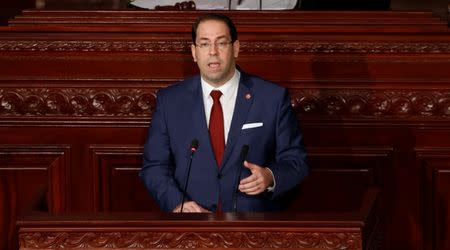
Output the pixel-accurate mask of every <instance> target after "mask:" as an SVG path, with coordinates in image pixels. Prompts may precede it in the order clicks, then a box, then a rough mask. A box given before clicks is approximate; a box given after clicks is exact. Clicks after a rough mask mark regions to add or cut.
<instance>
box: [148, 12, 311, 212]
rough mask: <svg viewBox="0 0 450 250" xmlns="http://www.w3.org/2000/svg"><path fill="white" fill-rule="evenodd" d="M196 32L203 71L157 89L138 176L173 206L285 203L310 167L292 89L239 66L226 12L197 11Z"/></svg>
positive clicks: (164, 204)
mask: <svg viewBox="0 0 450 250" xmlns="http://www.w3.org/2000/svg"><path fill="white" fill-rule="evenodd" d="M192 38H193V44H192V46H191V51H192V57H193V59H194V61H195V62H196V63H197V65H198V67H199V69H200V75H197V76H194V77H192V78H189V79H186V80H184V81H181V82H179V83H177V84H175V85H172V86H169V87H168V88H165V89H162V90H160V91H158V94H157V104H156V110H155V112H154V113H153V115H152V124H151V127H150V129H149V133H148V138H147V142H146V144H145V147H144V164H143V167H142V170H141V172H140V177H141V178H142V180H143V181H144V183H145V184H146V186H147V188H148V190H149V191H150V193H151V194H152V196H153V198H154V199H155V200H156V201H157V202H158V204H159V206H160V207H161V209H162V210H164V211H168V212H180V210H181V209H183V210H182V212H216V211H223V212H230V211H239V212H242V211H277V210H281V209H283V208H284V206H285V205H284V203H283V202H281V201H283V200H285V199H284V196H285V194H286V193H287V192H288V191H289V190H291V189H292V188H294V187H295V186H297V185H298V184H299V183H300V182H301V181H302V179H303V178H304V177H305V176H306V175H307V173H308V167H307V164H306V162H305V159H306V153H305V150H304V147H303V142H302V135H301V133H300V131H299V127H298V124H297V120H296V117H295V115H294V113H293V111H292V107H291V103H290V98H289V95H288V93H287V90H286V89H284V88H282V87H280V86H277V85H275V84H273V83H270V82H268V81H265V80H262V79H260V78H258V77H255V76H251V75H248V74H246V73H245V72H243V71H242V70H241V69H240V68H238V67H237V66H236V58H237V57H238V54H239V41H238V40H237V32H236V28H235V26H234V24H233V22H232V21H231V20H230V19H229V18H228V17H227V16H225V15H221V14H207V15H205V16H202V17H199V18H198V19H197V21H196V22H195V23H194V24H193V27H192ZM192 141H197V142H198V149H197V150H196V151H195V154H193V157H192V165H191V169H190V173H189V171H188V166H189V160H190V156H191V151H190V145H191V142H192ZM246 149H248V153H247V156H246V160H245V161H244V162H242V159H241V158H242V156H241V155H242V152H243V151H245V150H246ZM188 176H189V179H188V183H187V184H188V185H187V190H186V196H185V197H186V200H185V201H184V199H183V198H182V197H183V189H184V186H185V181H186V180H187V178H188ZM239 177H241V178H240V179H239ZM237 188H238V189H239V192H236V189H237ZM182 200H183V202H182Z"/></svg>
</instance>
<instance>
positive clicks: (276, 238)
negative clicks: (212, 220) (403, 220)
mask: <svg viewBox="0 0 450 250" xmlns="http://www.w3.org/2000/svg"><path fill="white" fill-rule="evenodd" d="M311 231H313V230H311ZM336 231H339V230H336ZM20 236H21V237H20V246H21V248H20V249H47V248H52V249H54V248H71V249H72V248H89V249H99V250H100V249H124V248H132V249H277V248H283V249H348V250H357V249H359V250H362V249H363V248H362V239H361V234H360V233H357V232H326V231H324V230H320V231H317V232H290V231H283V232H273V231H264V230H262V231H245V232H223V231H217V232H215V231H209V232H172V231H166V232H114V233H108V232H95V233H94V232H80V233H76V232H57V233H56V232H55V233H54V232H48V233H22V234H21V235H20ZM373 249H375V248H373Z"/></svg>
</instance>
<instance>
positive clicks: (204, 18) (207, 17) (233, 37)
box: [192, 13, 237, 43]
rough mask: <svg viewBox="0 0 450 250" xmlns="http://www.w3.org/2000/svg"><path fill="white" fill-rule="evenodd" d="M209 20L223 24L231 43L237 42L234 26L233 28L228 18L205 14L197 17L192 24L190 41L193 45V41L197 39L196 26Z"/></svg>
mask: <svg viewBox="0 0 450 250" xmlns="http://www.w3.org/2000/svg"><path fill="white" fill-rule="evenodd" d="M209 20H216V21H220V22H224V23H225V24H226V25H227V27H228V30H229V31H230V36H231V42H232V43H234V42H235V41H236V40H237V31H236V26H234V23H233V21H231V19H230V18H229V17H227V16H225V15H224V14H219V13H209V14H206V15H203V16H199V17H198V18H197V20H195V22H194V23H193V24H192V41H193V42H194V43H195V40H196V39H197V28H198V25H199V24H200V23H201V22H204V21H209Z"/></svg>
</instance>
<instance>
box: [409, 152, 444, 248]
mask: <svg viewBox="0 0 450 250" xmlns="http://www.w3.org/2000/svg"><path fill="white" fill-rule="evenodd" d="M416 152H417V156H418V160H419V164H420V167H421V168H422V170H423V173H424V176H423V179H424V184H425V186H424V198H423V200H424V203H423V204H424V206H423V211H424V222H425V223H424V228H423V230H424V232H425V247H426V249H436V250H438V249H439V250H444V249H449V248H450V239H449V238H448V235H449V232H450V230H449V225H450V217H449V214H450V148H418V149H417V151H416Z"/></svg>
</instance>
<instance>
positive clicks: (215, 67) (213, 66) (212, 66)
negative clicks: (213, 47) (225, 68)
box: [208, 62, 220, 69]
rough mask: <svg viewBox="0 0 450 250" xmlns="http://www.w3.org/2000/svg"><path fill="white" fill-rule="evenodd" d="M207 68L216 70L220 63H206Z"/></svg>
mask: <svg viewBox="0 0 450 250" xmlns="http://www.w3.org/2000/svg"><path fill="white" fill-rule="evenodd" d="M208 67H209V68H210V69H218V68H219V67H220V63H219V62H211V63H208Z"/></svg>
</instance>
